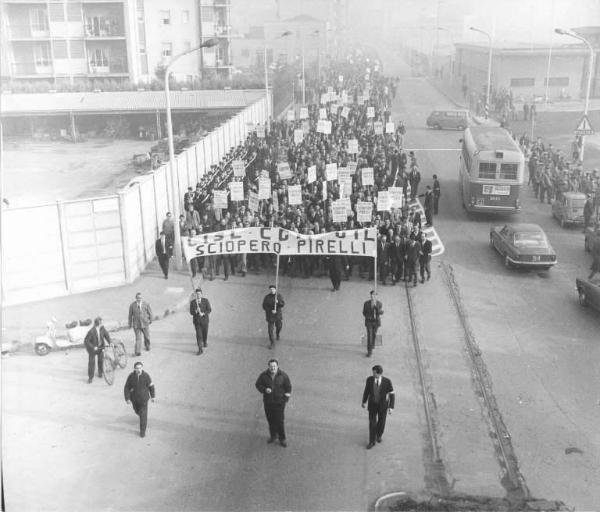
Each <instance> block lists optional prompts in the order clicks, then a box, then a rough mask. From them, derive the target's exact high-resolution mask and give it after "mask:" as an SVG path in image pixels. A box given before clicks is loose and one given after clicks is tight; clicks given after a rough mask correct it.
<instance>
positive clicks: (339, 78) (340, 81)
mask: <svg viewBox="0 0 600 512" xmlns="http://www.w3.org/2000/svg"><path fill="white" fill-rule="evenodd" d="M343 81H344V75H340V76H338V82H339V83H342V82H343Z"/></svg>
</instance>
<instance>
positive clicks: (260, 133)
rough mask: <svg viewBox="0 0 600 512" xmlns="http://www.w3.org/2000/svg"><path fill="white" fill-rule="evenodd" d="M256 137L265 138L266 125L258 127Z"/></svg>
mask: <svg viewBox="0 0 600 512" xmlns="http://www.w3.org/2000/svg"><path fill="white" fill-rule="evenodd" d="M256 136H257V137H259V138H260V139H264V138H265V125H264V124H257V125H256Z"/></svg>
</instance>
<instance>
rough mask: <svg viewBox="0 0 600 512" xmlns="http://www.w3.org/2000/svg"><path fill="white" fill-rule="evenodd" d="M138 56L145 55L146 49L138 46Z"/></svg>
mask: <svg viewBox="0 0 600 512" xmlns="http://www.w3.org/2000/svg"><path fill="white" fill-rule="evenodd" d="M140 55H146V47H145V46H142V45H140Z"/></svg>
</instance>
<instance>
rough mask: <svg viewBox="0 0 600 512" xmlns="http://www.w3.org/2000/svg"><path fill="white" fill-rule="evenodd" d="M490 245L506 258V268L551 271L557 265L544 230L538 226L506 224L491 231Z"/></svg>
mask: <svg viewBox="0 0 600 512" xmlns="http://www.w3.org/2000/svg"><path fill="white" fill-rule="evenodd" d="M490 245H491V246H492V247H493V248H494V249H496V250H497V251H498V252H499V253H500V255H501V256H502V257H503V258H504V265H505V266H506V268H511V267H527V268H541V269H546V270H547V269H549V268H550V267H552V266H553V265H556V263H557V259H556V253H555V252H554V249H552V246H551V245H550V242H548V237H547V236H546V233H544V230H543V229H542V228H541V227H539V226H538V225H537V224H523V223H515V224H504V225H503V226H492V227H491V229H490Z"/></svg>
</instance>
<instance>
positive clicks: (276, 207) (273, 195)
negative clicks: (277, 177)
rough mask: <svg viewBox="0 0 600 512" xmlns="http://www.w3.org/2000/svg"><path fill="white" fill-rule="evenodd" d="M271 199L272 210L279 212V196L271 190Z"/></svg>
mask: <svg viewBox="0 0 600 512" xmlns="http://www.w3.org/2000/svg"><path fill="white" fill-rule="evenodd" d="M271 198H272V200H273V209H274V210H275V211H279V196H278V195H277V191H276V190H273V192H272V193H271Z"/></svg>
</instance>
